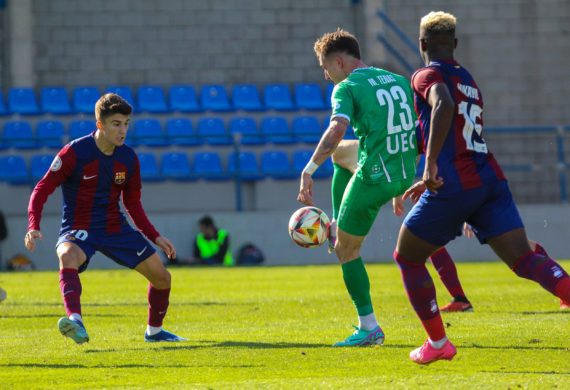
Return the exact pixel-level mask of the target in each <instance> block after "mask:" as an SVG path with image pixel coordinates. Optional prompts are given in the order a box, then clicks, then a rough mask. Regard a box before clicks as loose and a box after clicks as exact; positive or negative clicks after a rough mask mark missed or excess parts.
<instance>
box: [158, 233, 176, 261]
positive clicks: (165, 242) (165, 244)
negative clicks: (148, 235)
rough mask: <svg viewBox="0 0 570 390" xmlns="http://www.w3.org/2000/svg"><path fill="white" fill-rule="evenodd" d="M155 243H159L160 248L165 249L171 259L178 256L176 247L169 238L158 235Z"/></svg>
mask: <svg viewBox="0 0 570 390" xmlns="http://www.w3.org/2000/svg"><path fill="white" fill-rule="evenodd" d="M154 243H155V244H156V245H158V246H159V247H160V249H162V250H163V251H164V253H166V256H167V257H168V258H169V259H174V258H176V248H175V247H174V245H173V244H172V242H170V240H169V239H168V238H166V237H163V236H158V237H157V238H156V240H154Z"/></svg>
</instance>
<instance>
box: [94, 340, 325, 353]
mask: <svg viewBox="0 0 570 390" xmlns="http://www.w3.org/2000/svg"><path fill="white" fill-rule="evenodd" d="M199 342H200V341H199ZM200 343H201V345H188V344H187V343H172V344H171V345H163V346H157V347H156V348H155V349H154V350H155V351H176V350H195V349H206V348H246V349H288V348H300V349H310V348H326V347H330V346H331V345H330V344H307V343H286V342H277V343H265V342H255V341H222V342H219V343H217V342H214V341H201V342H200ZM144 350H148V348H129V349H125V348H121V349H113V348H107V349H86V350H85V353H112V352H125V351H144Z"/></svg>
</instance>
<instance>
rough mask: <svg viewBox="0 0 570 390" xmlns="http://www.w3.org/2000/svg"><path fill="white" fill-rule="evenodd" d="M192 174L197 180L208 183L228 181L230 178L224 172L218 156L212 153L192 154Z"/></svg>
mask: <svg viewBox="0 0 570 390" xmlns="http://www.w3.org/2000/svg"><path fill="white" fill-rule="evenodd" d="M194 173H195V174H196V175H197V176H198V177H199V178H201V179H204V180H209V181H219V180H228V179H229V178H230V176H229V175H228V174H227V173H226V172H225V171H224V168H223V166H222V160H221V158H220V156H219V155H218V154H217V153H212V152H197V153H195V154H194Z"/></svg>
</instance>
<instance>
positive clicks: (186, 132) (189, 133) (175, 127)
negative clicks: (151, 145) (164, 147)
mask: <svg viewBox="0 0 570 390" xmlns="http://www.w3.org/2000/svg"><path fill="white" fill-rule="evenodd" d="M166 137H167V139H168V141H169V142H170V143H171V144H172V145H179V146H196V145H202V140H201V139H200V138H199V137H198V135H197V134H196V133H195V132H194V129H193V128H192V122H191V121H190V119H186V118H171V119H169V120H167V121H166Z"/></svg>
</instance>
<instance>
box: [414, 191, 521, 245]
mask: <svg viewBox="0 0 570 390" xmlns="http://www.w3.org/2000/svg"><path fill="white" fill-rule="evenodd" d="M464 222H467V223H468V224H470V225H471V227H472V228H473V232H474V233H475V235H476V236H477V239H479V242H480V243H481V244H485V243H486V242H487V240H488V239H489V238H493V237H497V236H499V235H501V234H503V233H506V232H510V231H511V230H514V229H518V228H522V227H524V225H523V222H522V220H521V217H520V215H519V211H518V210H517V206H516V205H515V202H514V201H513V197H512V195H511V190H510V189H509V186H508V184H507V182H506V181H505V180H501V181H495V182H492V183H486V184H484V185H483V186H481V187H479V188H475V189H472V190H468V191H459V192H454V193H450V194H445V193H443V194H442V193H438V194H434V193H431V192H429V191H426V192H424V193H423V194H422V196H421V197H420V199H419V200H418V202H417V203H416V204H415V205H414V207H413V208H412V210H410V212H409V214H408V215H407V216H406V219H404V225H405V226H406V227H407V228H408V229H409V230H410V231H411V232H412V233H413V234H415V235H416V236H418V237H420V238H421V239H423V240H425V241H427V242H429V243H430V244H433V245H437V246H444V245H446V244H447V243H448V242H449V241H451V240H453V239H454V238H455V237H457V236H460V235H461V229H462V227H463V223H464Z"/></svg>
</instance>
